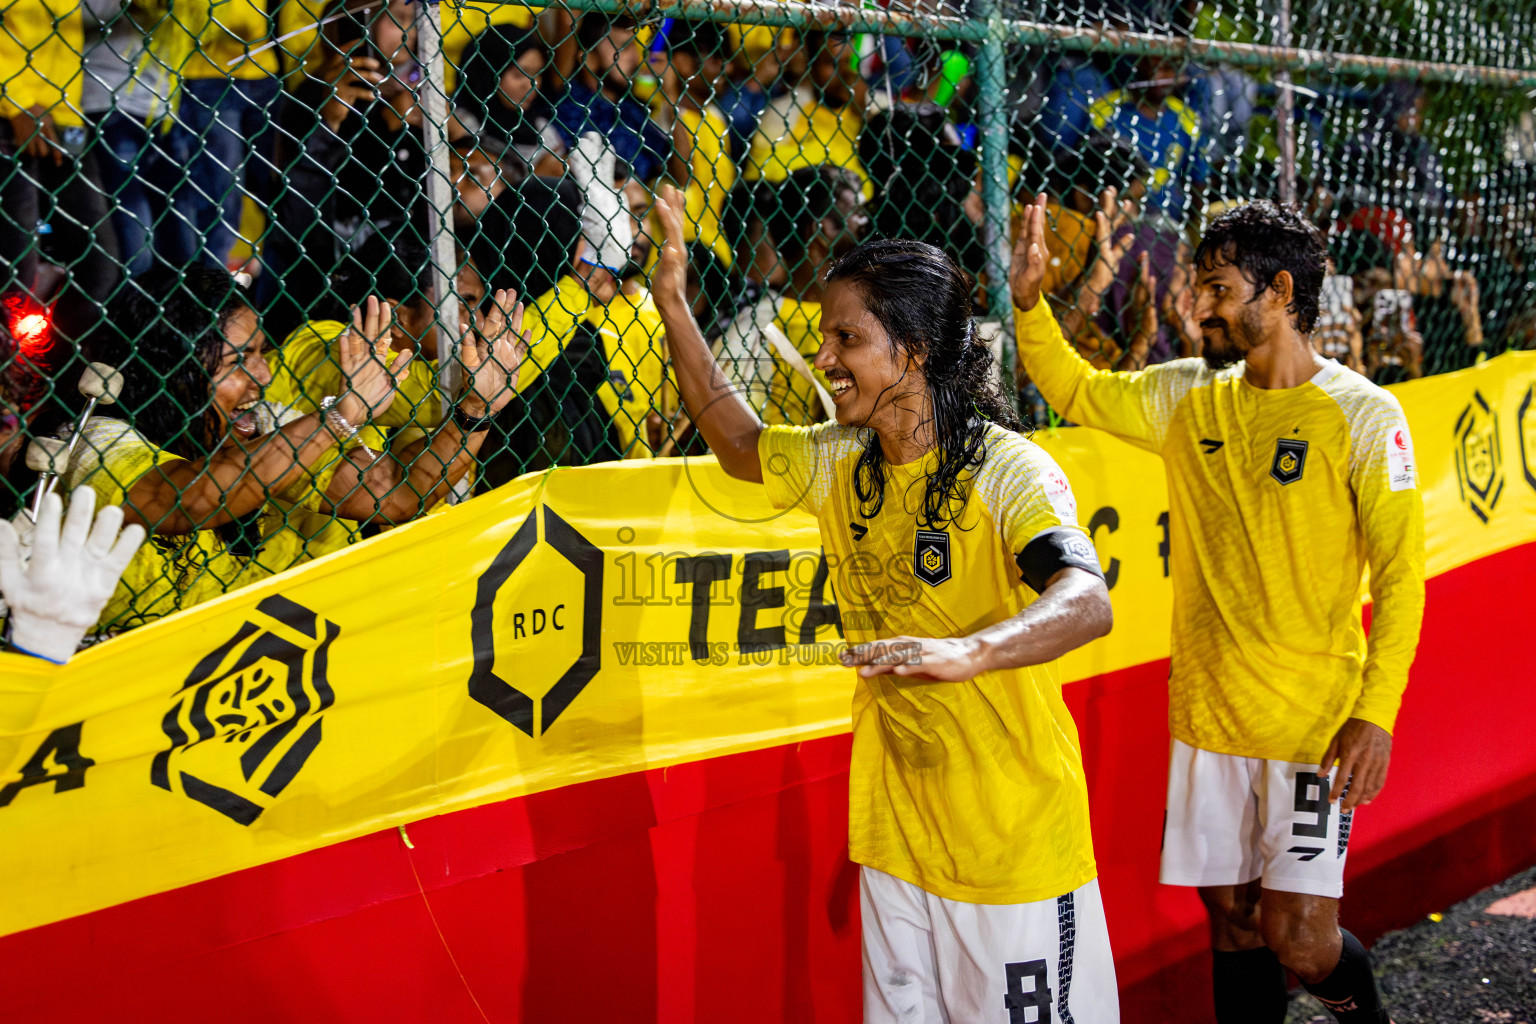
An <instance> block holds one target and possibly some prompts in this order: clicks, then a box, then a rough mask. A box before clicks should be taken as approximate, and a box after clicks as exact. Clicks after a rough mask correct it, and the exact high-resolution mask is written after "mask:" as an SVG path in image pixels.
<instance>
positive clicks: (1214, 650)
mask: <svg viewBox="0 0 1536 1024" xmlns="http://www.w3.org/2000/svg"><path fill="white" fill-rule="evenodd" d="M1015 320H1016V323H1017V329H1018V339H1019V357H1020V359H1021V360H1023V362H1024V365H1025V367H1026V368H1027V369H1028V371H1029V375H1030V378H1031V379H1032V380H1033V381H1034V382H1035V384H1036V385H1037V386H1038V387H1039V388H1040V391H1041V393H1042V394H1043V395H1044V396H1045V398H1046V400H1047V401H1049V402H1050V403H1051V405H1053V406H1055V407H1056V409H1057V410H1059V411H1060V412H1061V414H1062V415H1063V416H1065V417H1066V418H1067V419H1069V420H1071V421H1073V422H1074V423H1079V424H1082V425H1083V426H1088V427H1098V428H1100V429H1101V430H1106V431H1108V432H1109V433H1111V434H1114V435H1116V436H1117V437H1121V438H1124V439H1125V440H1126V441H1129V442H1130V443H1131V444H1134V445H1136V446H1137V447H1139V448H1144V449H1146V450H1147V451H1150V452H1155V453H1157V454H1158V455H1161V456H1162V457H1163V460H1164V463H1165V465H1166V467H1167V473H1168V501H1169V530H1170V546H1171V547H1170V550H1171V555H1170V560H1171V578H1172V583H1173V594H1174V597H1173V639H1172V669H1171V672H1170V674H1169V680H1168V691H1169V706H1168V725H1169V729H1170V731H1171V732H1172V733H1173V735H1174V737H1175V738H1177V739H1180V740H1183V741H1184V742H1185V743H1188V744H1189V745H1190V746H1193V747H1198V748H1199V749H1201V750H1210V751H1214V752H1216V753H1219V754H1236V755H1239V756H1242V757H1259V758H1267V759H1270V760H1275V761H1300V762H1316V761H1317V760H1318V758H1320V757H1321V756H1322V755H1323V751H1324V750H1325V749H1326V748H1327V746H1328V743H1329V741H1330V740H1331V739H1332V738H1333V736H1334V734H1335V733H1336V732H1337V731H1338V729H1339V727H1340V726H1341V725H1342V724H1343V723H1344V721H1345V719H1348V718H1360V719H1364V720H1365V721H1368V722H1371V723H1373V724H1375V725H1379V726H1380V727H1381V728H1383V729H1386V730H1387V731H1388V732H1390V731H1391V730H1392V726H1393V723H1394V722H1395V720H1396V717H1397V710H1398V706H1399V705H1400V704H1401V702H1402V697H1403V689H1404V687H1405V686H1406V685H1407V682H1408V668H1409V666H1410V665H1411V664H1412V663H1413V655H1414V650H1415V648H1416V647H1417V646H1418V641H1419V624H1420V621H1421V619H1422V618H1423V614H1424V505H1423V501H1422V497H1421V495H1420V492H1419V488H1418V477H1417V473H1416V470H1415V466H1414V461H1413V440H1412V438H1411V437H1410V436H1409V433H1408V421H1407V420H1406V419H1405V418H1404V416H1403V411H1402V407H1401V406H1400V405H1399V404H1398V401H1397V399H1396V398H1394V397H1393V396H1392V395H1391V393H1389V392H1387V391H1385V390H1383V389H1382V388H1379V387H1377V386H1376V385H1374V384H1372V383H1371V382H1370V381H1368V380H1366V379H1365V378H1364V377H1362V376H1360V375H1359V374H1357V373H1355V372H1353V371H1352V370H1346V369H1344V368H1343V367H1341V366H1339V365H1338V364H1337V363H1334V362H1331V361H1330V362H1329V363H1328V364H1327V365H1326V366H1325V367H1324V368H1323V369H1321V370H1319V371H1318V373H1317V375H1316V376H1314V377H1313V378H1312V379H1311V380H1310V381H1308V382H1306V383H1304V384H1301V385H1299V386H1297V387H1293V388H1283V389H1272V390H1266V389H1262V388H1257V387H1254V386H1253V385H1252V384H1249V383H1248V382H1247V381H1246V380H1244V378H1243V364H1241V363H1239V364H1237V365H1236V366H1232V367H1228V368H1227V369H1224V370H1219V371H1217V370H1212V369H1210V368H1209V367H1208V366H1206V364H1205V362H1204V361H1203V360H1200V359H1180V360H1175V361H1174V362H1170V363H1163V364H1161V365H1158V366H1154V367H1151V368H1149V369H1146V370H1141V371H1137V372H1133V373H1110V372H1107V371H1103V370H1095V369H1093V368H1092V367H1091V366H1089V364H1088V363H1087V362H1085V361H1084V360H1083V359H1082V358H1081V357H1079V356H1078V354H1077V353H1076V352H1075V351H1073V350H1072V349H1071V348H1070V347H1069V346H1068V345H1067V342H1066V341H1065V339H1063V338H1062V336H1061V330H1060V328H1059V327H1058V326H1057V324H1056V319H1055V317H1054V316H1052V315H1051V311H1050V309H1049V308H1048V306H1047V304H1046V303H1044V302H1040V303H1037V304H1036V306H1035V308H1034V309H1032V310H1030V311H1029V312H1027V313H1025V312H1020V311H1015ZM1367 566H1369V568H1370V580H1371V584H1370V592H1371V596H1372V598H1373V599H1374V610H1373V615H1372V621H1371V636H1370V642H1369V644H1367V642H1366V637H1365V631H1364V629H1363V628H1362V626H1361V617H1360V600H1361V596H1362V593H1363V589H1364V588H1363V583H1362V577H1363V575H1364V572H1365V569H1366V567H1367Z"/></svg>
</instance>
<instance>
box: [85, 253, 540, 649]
mask: <svg viewBox="0 0 1536 1024" xmlns="http://www.w3.org/2000/svg"><path fill="white" fill-rule="evenodd" d="M513 320H514V322H516V314H515V313H514V315H513ZM354 325H355V326H354V328H353V329H352V330H351V331H348V332H347V333H346V334H345V335H344V337H343V340H342V342H341V344H340V353H339V358H340V362H341V369H342V372H343V375H344V378H343V379H345V380H347V381H349V382H350V388H349V389H348V390H345V391H342V392H340V393H337V394H334V395H328V396H325V397H324V399H322V401H321V402H320V407H319V410H318V411H316V412H312V413H309V414H307V415H306V414H296V413H295V412H294V411H293V410H288V409H286V408H280V407H273V406H270V405H267V404H266V403H264V402H263V395H262V391H263V388H264V387H265V385H266V384H267V383H268V381H269V379H270V374H269V371H268V370H267V364H266V363H265V362H264V361H263V360H262V358H261V350H262V347H263V345H264V344H265V338H264V336H263V335H262V332H261V329H260V327H259V326H258V325H257V319H256V314H255V311H254V310H252V308H251V307H250V305H248V304H247V301H246V298H245V296H244V295H243V294H242V293H241V292H240V290H239V289H238V288H237V287H236V286H235V284H234V282H233V280H232V279H231V278H230V276H229V275H228V274H226V273H224V272H222V271H218V270H211V269H204V268H198V267H188V268H184V269H182V270H181V271H180V272H179V274H178V275H175V276H167V277H166V278H162V279H160V280H156V281H151V282H148V283H147V284H146V285H145V286H143V287H142V288H135V289H134V290H132V291H131V292H129V293H128V294H127V295H126V296H125V297H124V298H123V299H122V300H121V301H120V302H119V304H118V306H117V308H116V309H115V311H114V316H113V319H112V323H109V324H107V325H104V326H103V327H102V328H101V330H100V331H99V332H98V333H97V334H96V335H95V336H93V337H92V338H91V339H89V340H88V343H87V346H86V355H87V356H89V357H92V358H96V359H100V360H101V361H103V362H108V363H111V364H113V365H116V366H119V367H121V369H122V373H123V376H124V378H125V385H124V388H123V393H122V395H121V396H120V399H119V402H118V404H116V405H113V406H111V407H110V408H111V411H112V412H113V413H114V414H115V415H117V416H122V417H124V418H123V419H117V418H113V417H112V416H96V417H93V418H92V419H90V420H88V421H87V422H86V424H85V428H84V430H83V436H82V439H81V440H82V443H81V445H80V448H79V450H78V451H77V453H76V456H75V458H74V459H72V460H71V463H70V466H69V470H68V473H67V475H66V479H65V481H64V482H65V484H66V486H69V487H74V486H77V485H79V484H86V485H89V486H90V487H92V488H93V489H94V490H95V491H96V493H97V494H98V496H99V497H100V498H101V499H102V501H103V502H104V503H107V504H119V503H120V504H122V505H123V507H124V512H125V514H126V518H127V519H128V521H129V522H137V523H142V524H143V525H145V526H146V527H147V528H148V529H149V531H150V534H151V543H150V544H149V545H146V546H145V547H144V548H143V549H142V550H141V551H140V552H139V554H138V555H137V556H136V557H135V558H134V561H133V562H132V564H131V565H130V566H129V568H128V571H127V573H126V575H125V576H124V579H123V582H122V584H121V585H120V586H119V587H118V590H117V593H116V594H114V595H113V598H112V600H111V601H110V602H109V603H108V605H107V608H106V611H105V613H104V614H103V619H102V621H103V623H104V624H110V625H111V626H112V627H113V628H124V627H128V626H133V625H138V624H141V623H143V622H146V621H148V620H150V619H153V618H158V617H160V616H163V615H167V614H169V613H171V612H172V611H175V610H177V609H179V608H183V607H188V606H190V605H194V604H198V603H200V602H202V601H206V600H208V599H210V598H212V597H216V596H218V595H219V594H222V593H224V592H225V591H227V590H230V589H232V588H234V587H237V586H241V585H243V584H246V583H250V582H254V581H255V580H257V579H260V578H262V577H264V576H267V575H269V574H270V573H272V572H273V571H277V570H280V569H284V568H287V567H288V565H290V564H292V562H293V560H294V556H293V553H292V550H291V548H289V547H288V543H287V540H286V539H285V540H284V542H283V543H282V544H279V545H278V546H277V547H276V548H275V549H271V550H269V548H270V546H271V545H272V544H273V543H274V542H275V540H276V538H282V537H284V536H285V531H284V530H283V529H282V528H281V523H282V522H286V521H287V516H288V514H289V513H290V512H291V510H292V509H293V508H294V507H295V506H297V505H299V504H301V503H302V504H304V505H305V506H306V507H309V508H310V509H311V510H312V511H316V512H320V513H332V512H334V513H335V514H336V515H339V516H343V517H346V518H350V519H357V520H367V519H369V518H371V517H373V516H375V515H377V514H379V511H380V508H381V505H382V504H383V503H385V502H387V501H388V499H390V497H391V495H392V494H393V492H394V491H395V490H396V489H397V487H398V485H399V480H400V474H401V473H402V471H403V470H402V467H401V466H400V465H399V464H398V463H395V462H394V461H393V460H391V459H386V458H382V457H375V456H371V455H369V454H367V453H366V452H364V451H363V450H362V446H361V444H360V438H359V436H358V428H361V427H363V426H365V425H366V424H368V423H369V422H371V420H372V419H373V417H375V416H377V415H378V414H379V413H380V412H382V411H383V410H384V409H386V408H388V407H389V405H390V403H391V402H392V401H393V400H394V397H395V388H396V384H397V381H398V379H399V378H400V377H401V376H403V375H404V373H405V371H406V367H407V365H408V363H409V361H410V358H411V357H410V354H409V353H402V354H400V355H399V356H397V357H396V358H395V359H394V360H393V363H392V364H391V365H389V366H386V365H385V364H384V362H383V361H382V360H381V359H380V358H379V355H378V354H377V353H378V351H379V349H380V348H381V347H382V345H381V343H382V342H383V341H384V338H385V337H386V336H387V331H388V318H387V312H386V310H385V308H384V307H383V305H382V304H380V303H377V302H370V303H369V307H368V310H367V315H366V319H365V317H364V314H363V313H362V312H361V311H359V312H358V313H356V314H355V319H354ZM492 333H493V335H495V334H496V332H495V331H494V330H493V332H492ZM492 349H494V351H492ZM189 352H190V353H191V354H192V358H190V359H189V358H188V353H189ZM518 358H519V354H518V352H517V351H516V345H515V342H514V340H513V339H512V333H511V332H510V331H505V330H503V331H500V332H499V336H497V337H496V341H495V344H494V346H487V345H486V344H484V343H483V342H481V343H476V344H471V345H468V346H466V359H465V362H466V368H467V369H469V370H478V371H479V372H476V373H474V374H473V379H474V387H475V394H474V396H473V397H472V399H471V400H467V401H466V403H465V404H464V405H461V407H460V408H461V410H463V411H465V412H466V413H468V415H470V416H476V415H479V414H483V413H485V412H486V411H487V407H488V406H489V408H490V410H491V411H494V409H495V408H496V405H495V404H493V403H504V402H505V401H506V400H507V398H509V397H510V395H509V394H508V393H507V391H506V384H507V377H508V370H507V369H506V367H512V368H514V369H515V367H516V364H517V360H518ZM485 396H496V397H494V398H493V399H492V400H490V401H488V400H487V399H486V397H485ZM274 426H275V427H276V429H275V431H274V430H273V427H274ZM453 429H454V431H455V432H456V433H457V432H458V431H459V430H460V429H461V428H458V427H455V428H453ZM462 429H463V430H466V431H470V432H471V441H470V448H471V454H472V449H473V447H474V445H473V437H474V436H475V435H474V433H473V432H474V431H475V430H476V429H477V421H473V420H472V421H470V422H469V423H468V424H467V425H465V426H464V427H463V428H462ZM460 457H462V456H460ZM423 461H426V460H423ZM328 472H329V473H331V474H332V479H331V481H330V483H329V485H328V486H325V487H324V488H323V489H322V488H321V486H320V485H319V484H317V479H319V478H323V475H324V474H326V473H328ZM285 504H286V507H285ZM263 517H277V519H278V520H279V526H278V527H277V528H274V527H273V526H272V525H271V524H270V522H267V523H264V522H263V521H262V519H263ZM259 538H265V542H266V545H267V546H261V545H262V543H263V541H262V539H259ZM258 548H259V550H258Z"/></svg>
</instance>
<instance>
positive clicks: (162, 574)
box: [62, 417, 271, 629]
mask: <svg viewBox="0 0 1536 1024" xmlns="http://www.w3.org/2000/svg"><path fill="white" fill-rule="evenodd" d="M180 459H181V457H180V456H178V455H173V454H171V453H170V452H168V451H165V450H164V449H163V448H159V447H157V446H155V445H154V444H151V443H150V442H149V441H148V440H146V439H145V438H144V437H143V435H141V434H139V433H138V432H137V431H135V430H134V429H133V428H132V427H131V426H129V425H128V424H127V423H125V422H123V421H122V420H116V419H111V418H108V417H96V418H94V419H91V420H88V421H86V424H85V427H84V428H83V430H82V431H81V438H80V445H79V447H78V448H77V449H76V451H75V455H74V457H73V458H71V460H70V463H69V469H68V471H67V472H66V473H65V474H64V479H63V481H62V483H63V484H64V487H65V489H66V490H68V491H73V490H74V489H75V488H76V487H79V486H81V485H85V486H88V487H90V488H91V489H92V490H93V491H95V492H96V506H97V507H98V508H103V507H105V506H107V505H122V504H123V503H124V500H125V499H126V497H127V495H128V491H129V490H131V489H132V487H133V485H134V484H136V483H138V481H139V478H140V477H142V476H143V475H144V474H145V473H148V472H149V471H150V470H151V469H153V468H154V467H155V466H158V465H164V464H166V463H170V462H176V461H180ZM149 534H150V536H149V539H148V540H147V541H145V543H144V546H143V547H141V548H139V551H138V553H137V554H135V555H134V556H133V561H132V562H130V563H128V569H127V571H126V572H124V573H123V577H122V579H121V580H120V581H119V582H118V585H117V589H116V590H115V591H114V592H113V594H112V597H111V599H110V600H109V601H108V602H107V606H106V608H104V609H103V610H102V613H101V620H100V621H101V622H102V624H103V625H106V626H110V628H112V629H130V628H132V627H134V626H141V625H143V624H144V623H146V622H150V621H152V620H154V619H158V618H161V617H163V616H166V615H169V614H171V613H172V612H174V611H179V610H181V609H182V608H190V607H192V606H193V605H197V604H202V603H203V602H204V601H211V600H212V599H213V598H215V597H218V596H219V595H221V594H223V593H225V592H226V591H228V590H233V589H234V588H235V587H241V586H245V585H246V584H248V583H254V582H256V581H257V580H259V579H263V578H265V577H267V576H269V575H271V573H270V572H268V571H267V570H266V569H264V568H263V567H262V566H260V565H257V564H256V563H254V562H252V561H250V560H248V559H245V558H241V557H238V556H236V555H234V554H231V553H230V551H229V549H228V548H227V547H226V546H225V544H224V541H223V540H222V539H221V538H220V537H219V534H218V532H217V531H215V530H197V531H194V532H192V533H183V534H166V533H158V532H156V531H155V528H154V524H150V525H149Z"/></svg>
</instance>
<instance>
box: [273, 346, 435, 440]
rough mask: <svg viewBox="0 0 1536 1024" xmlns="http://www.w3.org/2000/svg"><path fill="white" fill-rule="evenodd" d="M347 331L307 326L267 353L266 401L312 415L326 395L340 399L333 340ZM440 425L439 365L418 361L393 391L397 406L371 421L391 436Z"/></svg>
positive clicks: (338, 364) (343, 386)
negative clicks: (409, 428)
mask: <svg viewBox="0 0 1536 1024" xmlns="http://www.w3.org/2000/svg"><path fill="white" fill-rule="evenodd" d="M346 329H347V326H346V324H343V323H341V322H340V321H338V320H311V321H309V322H308V323H305V324H302V325H300V326H299V327H297V328H295V329H294V331H293V333H292V334H290V335H288V338H287V340H286V341H284V342H283V344H282V346H281V347H279V348H275V349H271V350H269V351H268V352H267V353H266V360H267V367H268V369H270V370H271V371H272V382H271V383H270V384H268V385H267V387H266V389H265V392H264V394H265V396H266V398H267V399H268V400H269V401H272V402H276V403H278V404H281V405H286V406H290V407H292V408H294V409H297V410H299V411H300V412H305V413H309V412H314V411H315V410H316V409H318V408H320V403H321V401H323V400H324V399H325V397H326V396H327V395H340V394H342V393H343V392H344V391H346V388H347V384H346V381H345V379H344V378H343V376H342V372H341V357H340V354H339V351H338V348H337V339H338V338H340V337H341V335H342V332H343V331H345V330H346ZM442 421H443V407H442V402H441V400H440V399H439V397H438V393H437V364H436V363H434V362H431V361H428V360H426V359H423V358H421V357H420V356H417V357H416V358H415V359H412V360H411V362H410V364H409V365H408V366H407V368H406V375H405V379H404V380H402V381H401V382H400V383H399V385H398V386H397V387H396V389H395V400H394V402H393V403H391V405H390V407H389V408H388V409H386V410H385V411H384V412H382V413H380V414H379V415H378V416H377V417H375V418H374V420H373V426H375V427H378V428H381V429H384V430H394V429H397V428H400V427H405V426H415V427H420V428H422V429H423V430H428V431H430V430H431V429H432V428H433V427H436V426H437V425H439V424H440V423H442Z"/></svg>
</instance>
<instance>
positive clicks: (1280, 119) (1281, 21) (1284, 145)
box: [1275, 0, 1296, 203]
mask: <svg viewBox="0 0 1536 1024" xmlns="http://www.w3.org/2000/svg"><path fill="white" fill-rule="evenodd" d="M1275 44H1276V45H1277V46H1282V47H1285V48H1287V49H1288V48H1289V47H1290V45H1291V0H1280V4H1279V8H1278V10H1277V11H1276V13H1275ZM1275 85H1276V86H1278V87H1279V90H1280V95H1279V96H1278V97H1277V98H1276V102H1275V128H1276V129H1277V134H1278V135H1279V136H1280V138H1279V140H1278V141H1279V143H1280V201H1281V202H1282V203H1294V202H1295V201H1296V90H1295V89H1293V88H1292V87H1291V73H1290V71H1289V70H1287V69H1285V68H1281V69H1280V70H1278V71H1276V72H1275Z"/></svg>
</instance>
